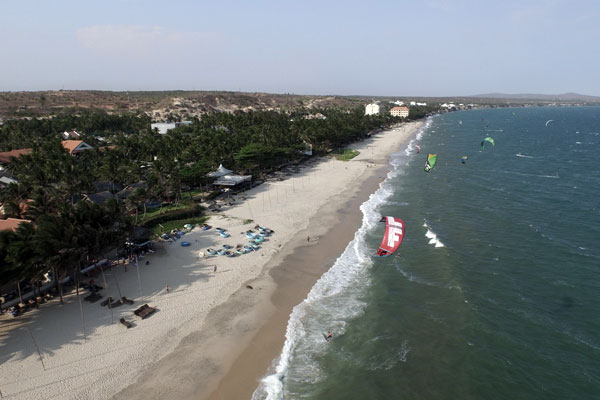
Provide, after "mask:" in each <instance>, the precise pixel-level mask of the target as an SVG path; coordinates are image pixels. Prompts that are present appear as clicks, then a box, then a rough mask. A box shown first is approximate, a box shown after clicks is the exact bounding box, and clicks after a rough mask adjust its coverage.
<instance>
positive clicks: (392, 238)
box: [375, 217, 404, 257]
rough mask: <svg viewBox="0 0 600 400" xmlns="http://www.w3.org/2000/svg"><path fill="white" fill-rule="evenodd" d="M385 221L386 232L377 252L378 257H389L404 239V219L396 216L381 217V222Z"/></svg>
mask: <svg viewBox="0 0 600 400" xmlns="http://www.w3.org/2000/svg"><path fill="white" fill-rule="evenodd" d="M384 221H385V234H384V235H383V239H382V240H381V244H380V245H379V248H378V249H377V253H376V254H375V255H376V256H377V257H387V256H389V255H391V254H393V253H394V252H395V251H396V250H398V247H400V243H402V239H404V221H402V220H401V219H400V218H395V217H381V220H380V221H379V222H384Z"/></svg>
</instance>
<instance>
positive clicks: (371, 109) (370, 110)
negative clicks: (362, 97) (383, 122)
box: [365, 104, 379, 115]
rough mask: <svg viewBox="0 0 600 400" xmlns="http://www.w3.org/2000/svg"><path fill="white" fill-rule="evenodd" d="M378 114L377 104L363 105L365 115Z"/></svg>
mask: <svg viewBox="0 0 600 400" xmlns="http://www.w3.org/2000/svg"><path fill="white" fill-rule="evenodd" d="M376 114H379V105H378V104H367V106H366V107H365V115H376Z"/></svg>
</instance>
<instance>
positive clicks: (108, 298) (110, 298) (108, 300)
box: [100, 296, 113, 307]
mask: <svg viewBox="0 0 600 400" xmlns="http://www.w3.org/2000/svg"><path fill="white" fill-rule="evenodd" d="M112 302H113V298H112V297H110V296H108V297H107V298H106V300H104V301H103V302H102V303H100V305H101V306H102V307H106V306H107V305H109V304H111V303H112Z"/></svg>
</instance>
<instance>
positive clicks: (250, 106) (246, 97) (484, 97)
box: [0, 90, 600, 121]
mask: <svg viewBox="0 0 600 400" xmlns="http://www.w3.org/2000/svg"><path fill="white" fill-rule="evenodd" d="M396 100H401V101H404V102H405V103H408V102H410V101H417V102H426V103H429V104H432V103H433V104H435V103H447V102H454V103H455V104H461V103H463V104H471V103H476V104H478V105H482V106H507V105H508V106H529V105H544V104H556V103H560V104H600V97H594V96H585V95H580V94H576V93H565V94H561V95H540V94H502V93H490V94H481V95H475V96H455V97H422V96H335V95H332V96H317V95H314V96H311V95H297V94H272V93H257V92H255V93H244V92H218V91H214V92H205V91H157V92H144V91H140V92H109V91H98V90H58V91H44V92H0V120H2V119H8V118H24V117H44V116H50V115H56V114H60V113H81V112H83V111H86V110H90V111H92V110H93V111H106V112H108V113H115V114H122V113H125V112H133V113H136V114H146V115H148V116H150V117H151V118H152V120H154V121H164V120H180V119H184V120H185V119H190V118H192V117H200V116H201V115H203V114H206V113H211V112H235V111H253V110H263V111H264V110H280V111H281V110H283V111H289V110H298V109H318V108H343V109H349V108H354V107H357V106H364V105H365V104H367V103H370V102H373V101H375V102H378V103H380V104H382V105H384V106H386V105H387V106H389V105H390V103H389V101H396ZM392 106H393V105H392Z"/></svg>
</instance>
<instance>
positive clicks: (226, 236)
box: [219, 232, 231, 238]
mask: <svg viewBox="0 0 600 400" xmlns="http://www.w3.org/2000/svg"><path fill="white" fill-rule="evenodd" d="M219 235H221V237H223V238H228V237H229V236H231V235H230V234H229V233H227V232H219Z"/></svg>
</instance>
